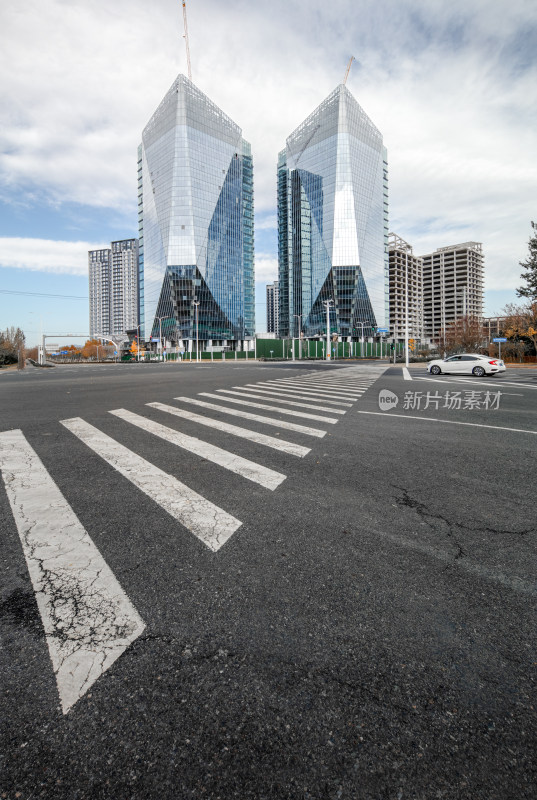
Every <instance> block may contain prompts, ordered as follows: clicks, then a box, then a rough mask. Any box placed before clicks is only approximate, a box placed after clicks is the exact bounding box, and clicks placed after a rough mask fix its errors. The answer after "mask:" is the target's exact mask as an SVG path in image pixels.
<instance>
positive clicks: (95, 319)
mask: <svg viewBox="0 0 537 800" xmlns="http://www.w3.org/2000/svg"><path fill="white" fill-rule="evenodd" d="M88 267H89V296H90V337H91V338H94V337H96V338H98V335H99V334H102V335H103V336H126V331H127V329H128V328H135V327H136V326H137V325H138V239H123V240H121V241H117V242H112V243H111V245H110V248H109V249H105V250H90V251H89V253H88Z"/></svg>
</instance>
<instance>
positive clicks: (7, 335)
mask: <svg viewBox="0 0 537 800" xmlns="http://www.w3.org/2000/svg"><path fill="white" fill-rule="evenodd" d="M24 341H25V336H24V333H23V332H22V331H21V329H20V328H15V327H14V326H11V328H6V330H5V331H2V332H0V365H3V364H16V363H17V362H18V363H19V364H20V365H21V368H22V367H23V366H24Z"/></svg>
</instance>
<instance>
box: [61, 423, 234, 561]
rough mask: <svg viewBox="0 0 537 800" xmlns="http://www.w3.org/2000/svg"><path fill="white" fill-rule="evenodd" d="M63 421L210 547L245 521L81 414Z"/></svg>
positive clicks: (70, 429) (217, 547) (220, 543)
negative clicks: (92, 423)
mask: <svg viewBox="0 0 537 800" xmlns="http://www.w3.org/2000/svg"><path fill="white" fill-rule="evenodd" d="M61 424H62V425H64V426H65V427H66V428H67V429H68V430H69V431H71V433H73V434H74V435H75V436H77V437H78V438H79V439H80V440H81V441H82V442H84V444H86V445H87V446H88V447H89V448H90V449H91V450H93V451H94V452H95V453H97V455H99V456H100V457H101V458H102V459H103V460H104V461H106V462H107V463H108V464H110V466H111V467H113V468H114V469H116V470H117V471H118V472H119V473H120V474H121V475H123V476H124V477H125V478H127V480H129V481H130V482H131V483H133V484H134V485H135V486H136V487H137V488H138V489H140V490H141V491H142V492H144V494H146V495H147V496H148V497H150V498H151V499H152V500H154V501H155V503H157V504H158V505H159V506H160V507H161V508H163V509H164V510H165V511H167V512H168V514H170V515H171V516H172V517H173V518H174V519H176V520H177V521H178V522H180V523H181V525H183V526H184V527H185V528H187V530H189V531H190V532H191V533H193V534H194V536H197V538H198V539H200V541H202V542H203V543H204V544H205V545H207V547H209V548H210V549H211V550H214V551H216V550H218V549H219V548H220V547H222V545H223V544H225V543H226V542H227V540H228V539H229V538H230V536H232V535H233V534H234V533H235V531H236V530H237V529H238V528H240V526H241V525H242V522H240V521H239V520H238V519H235V517H232V516H231V514H227V513H226V512H225V511H223V510H222V509H221V508H218V506H216V505H214V503H211V502H210V501H209V500H205V498H204V497H202V496H201V495H199V494H198V493H197V492H195V491H193V489H190V488H189V487H188V486H185V484H184V483H181V482H180V481H178V480H177V478H174V477H173V476H172V475H169V474H168V473H167V472H164V471H163V470H161V469H159V468H158V467H156V466H155V465H154V464H151V463H150V462H149V461H146V460H145V458H142V457H141V456H139V455H137V454H136V453H133V452H132V451H131V450H129V449H128V448H127V447H124V445H122V444H120V443H119V442H116V441H115V439H112V438H111V437H110V436H107V435H106V434H105V433H102V432H101V431H100V430H98V429H97V428H94V427H93V425H90V424H89V423H87V422H84V420H83V419H80V417H75V418H73V419H63V420H61Z"/></svg>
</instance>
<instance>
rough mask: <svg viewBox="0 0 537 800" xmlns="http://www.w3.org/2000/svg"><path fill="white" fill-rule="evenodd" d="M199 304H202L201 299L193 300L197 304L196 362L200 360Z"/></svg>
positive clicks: (193, 303)
mask: <svg viewBox="0 0 537 800" xmlns="http://www.w3.org/2000/svg"><path fill="white" fill-rule="evenodd" d="M199 304H200V301H199V300H193V301H192V305H193V306H196V364H197V363H198V362H199V318H198V306H199Z"/></svg>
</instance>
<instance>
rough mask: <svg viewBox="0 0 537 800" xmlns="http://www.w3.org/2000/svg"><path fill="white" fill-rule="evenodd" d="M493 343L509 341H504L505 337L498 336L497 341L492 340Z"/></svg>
mask: <svg viewBox="0 0 537 800" xmlns="http://www.w3.org/2000/svg"><path fill="white" fill-rule="evenodd" d="M492 341H493V342H506V341H507V339H504V338H503V336H498V337H496V339H493V340H492Z"/></svg>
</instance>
